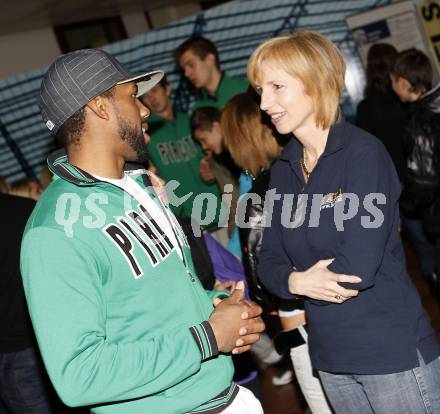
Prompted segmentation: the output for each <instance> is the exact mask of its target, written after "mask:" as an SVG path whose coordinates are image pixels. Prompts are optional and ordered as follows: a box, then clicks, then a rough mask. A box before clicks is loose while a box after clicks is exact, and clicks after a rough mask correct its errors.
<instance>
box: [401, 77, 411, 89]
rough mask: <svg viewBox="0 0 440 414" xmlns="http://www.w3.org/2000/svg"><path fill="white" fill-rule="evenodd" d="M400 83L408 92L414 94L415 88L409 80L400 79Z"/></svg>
mask: <svg viewBox="0 0 440 414" xmlns="http://www.w3.org/2000/svg"><path fill="white" fill-rule="evenodd" d="M398 82H400V84H401V85H402V86H403V88H404V89H405V90H406V91H408V92H414V86H412V84H411V82H410V81H409V80H408V79H405V78H402V77H400V78H399V80H398Z"/></svg>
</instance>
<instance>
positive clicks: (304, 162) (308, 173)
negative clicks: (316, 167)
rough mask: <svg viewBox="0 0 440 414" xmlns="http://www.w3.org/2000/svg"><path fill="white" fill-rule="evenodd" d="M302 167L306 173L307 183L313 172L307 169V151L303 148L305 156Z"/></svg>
mask: <svg viewBox="0 0 440 414" xmlns="http://www.w3.org/2000/svg"><path fill="white" fill-rule="evenodd" d="M301 167H302V169H303V170H304V173H305V175H306V177H307V181H308V180H309V177H310V174H311V173H312V171H313V170H312V171H309V169H308V168H307V165H306V149H305V148H304V147H303V154H302V157H301Z"/></svg>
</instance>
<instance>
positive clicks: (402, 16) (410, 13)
mask: <svg viewBox="0 0 440 414" xmlns="http://www.w3.org/2000/svg"><path fill="white" fill-rule="evenodd" d="M346 20H347V25H348V28H349V29H350V30H351V32H352V34H353V38H354V40H355V42H356V44H357V46H358V51H359V55H360V57H361V59H362V61H363V63H364V65H365V64H366V61H367V53H368V49H369V48H370V46H371V45H372V44H373V43H377V42H384V43H389V44H391V45H393V46H394V47H395V48H396V49H397V50H398V51H401V50H404V49H408V48H411V47H414V48H417V49H419V50H422V51H424V52H425V53H426V54H427V55H428V56H430V57H431V58H432V56H431V50H430V48H429V47H428V46H427V43H426V40H425V37H424V34H423V31H422V28H421V24H420V22H419V19H418V13H417V9H416V8H415V6H414V4H413V3H412V2H411V1H403V2H401V3H395V4H391V5H389V6H383V7H379V8H376V9H373V10H369V11H367V12H364V13H360V14H356V15H353V16H349V17H347V19H346Z"/></svg>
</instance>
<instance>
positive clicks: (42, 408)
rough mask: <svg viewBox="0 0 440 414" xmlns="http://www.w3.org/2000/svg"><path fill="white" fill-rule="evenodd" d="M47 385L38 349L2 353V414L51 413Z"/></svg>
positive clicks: (0, 354) (0, 387)
mask: <svg viewBox="0 0 440 414" xmlns="http://www.w3.org/2000/svg"><path fill="white" fill-rule="evenodd" d="M52 392H53V391H52V390H51V387H50V385H49V384H48V380H47V377H46V375H45V371H44V367H43V365H42V363H41V361H40V356H39V354H38V352H37V351H36V350H35V349H33V348H27V349H25V350H23V351H19V352H10V353H6V354H5V353H0V400H1V401H0V414H52V413H55V412H56V411H55V410H54V408H52V406H51V402H50V398H49V395H51V393H52Z"/></svg>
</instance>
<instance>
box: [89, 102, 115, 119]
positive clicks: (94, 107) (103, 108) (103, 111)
mask: <svg viewBox="0 0 440 414" xmlns="http://www.w3.org/2000/svg"><path fill="white" fill-rule="evenodd" d="M87 107H88V108H89V109H90V110H91V111H92V112H93V113H94V114H95V115H96V116H98V117H99V118H101V119H107V120H108V119H109V118H110V114H109V109H110V102H109V100H108V99H107V98H104V97H103V96H97V97H95V98H93V99H92V100H91V101H89V103H88V104H87Z"/></svg>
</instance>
